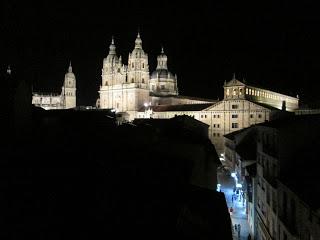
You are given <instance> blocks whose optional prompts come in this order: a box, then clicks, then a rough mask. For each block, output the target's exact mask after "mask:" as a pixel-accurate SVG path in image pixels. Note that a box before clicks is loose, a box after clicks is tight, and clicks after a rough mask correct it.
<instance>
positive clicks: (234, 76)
mask: <svg viewBox="0 0 320 240" xmlns="http://www.w3.org/2000/svg"><path fill="white" fill-rule="evenodd" d="M235 79H236V73H235V72H234V73H233V76H232V80H235Z"/></svg>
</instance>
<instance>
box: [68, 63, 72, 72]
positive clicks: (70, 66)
mask: <svg viewBox="0 0 320 240" xmlns="http://www.w3.org/2000/svg"><path fill="white" fill-rule="evenodd" d="M68 73H72V65H71V61H70V64H69V68H68Z"/></svg>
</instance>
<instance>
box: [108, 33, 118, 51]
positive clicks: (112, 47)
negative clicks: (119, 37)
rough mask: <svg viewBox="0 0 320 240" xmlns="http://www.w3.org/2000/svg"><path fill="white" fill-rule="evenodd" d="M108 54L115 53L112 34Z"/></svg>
mask: <svg viewBox="0 0 320 240" xmlns="http://www.w3.org/2000/svg"><path fill="white" fill-rule="evenodd" d="M109 54H112V55H115V54H116V45H115V44H114V38H113V36H112V39H111V44H110V47H109Z"/></svg>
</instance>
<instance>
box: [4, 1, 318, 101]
mask: <svg viewBox="0 0 320 240" xmlns="http://www.w3.org/2000/svg"><path fill="white" fill-rule="evenodd" d="M256 2H257V3H253V2H251V3H249V2H245V1H238V3H226V2H225V1H209V0H208V1H193V2H192V3H183V4H182V3H178V2H176V3H174V2H173V1H152V3H151V1H141V0H140V1H139V0H138V1H113V2H110V1H103V2H102V1H101V2H100V3H99V2H94V1H87V2H84V3H81V2H80V1H77V2H76V1H68V2H64V3H62V2H61V3H58V2H56V1H42V2H41V3H39V2H37V3H36V2H32V1H23V2H22V1H21V2H20V1H17V0H10V1H9V0H5V1H2V2H1V3H0V4H1V25H0V30H1V32H2V34H1V40H0V43H1V47H0V51H1V57H0V58H1V63H0V64H1V65H0V66H1V69H2V70H1V71H4V69H6V66H7V64H10V65H12V68H13V69H14V71H17V72H19V73H20V74H19V76H24V77H25V78H26V79H27V80H28V81H30V82H33V86H34V89H35V90H38V91H40V90H45V91H51V90H55V91H59V90H60V89H61V85H62V82H63V77H64V73H65V72H66V70H67V67H68V62H69V60H70V59H71V60H72V63H73V69H74V72H75V74H76V77H77V84H78V101H79V104H82V105H88V104H94V102H95V100H96V98H97V96H98V93H97V91H98V88H99V84H100V82H101V68H102V61H103V58H104V57H106V55H107V53H108V47H109V44H110V39H111V36H112V35H114V36H115V41H116V46H117V53H118V54H121V55H122V58H123V60H124V62H126V61H127V58H128V53H129V51H132V49H133V47H134V40H135V37H136V34H137V30H138V28H140V33H141V37H142V40H143V48H144V50H145V51H146V52H147V53H148V54H149V63H150V70H151V71H152V70H154V69H155V65H156V55H157V54H158V53H159V51H160V47H161V45H163V46H164V48H165V52H166V54H167V55H168V58H169V63H168V64H169V69H170V70H171V72H174V73H177V75H178V87H179V90H180V94H182V95H190V96H199V97H206V98H214V99H215V98H217V97H219V98H220V99H221V97H222V84H223V82H224V81H225V80H230V79H231V77H232V74H233V72H236V74H237V77H238V78H239V79H240V80H242V79H243V78H245V79H246V81H247V82H248V83H249V84H253V85H258V86H263V87H266V88H269V89H272V90H275V91H279V92H284V93H287V94H290V95H293V96H295V95H296V94H299V96H300V98H301V99H302V100H304V101H312V100H317V99H318V88H317V87H318V86H319V84H318V81H319V80H318V75H319V69H320V58H319V56H320V51H319V50H320V47H319V45H320V28H319V26H320V14H319V13H318V9H317V8H316V4H314V3H313V2H310V3H308V2H307V1H304V2H300V3H299V4H296V5H295V4H293V3H291V1H275V2H276V3H271V2H270V3H267V2H266V3H262V2H261V1H256Z"/></svg>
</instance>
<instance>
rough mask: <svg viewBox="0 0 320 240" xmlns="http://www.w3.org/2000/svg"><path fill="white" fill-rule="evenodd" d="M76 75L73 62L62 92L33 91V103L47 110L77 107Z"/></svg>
mask: <svg viewBox="0 0 320 240" xmlns="http://www.w3.org/2000/svg"><path fill="white" fill-rule="evenodd" d="M76 91H77V88H76V77H75V75H74V73H73V72H72V66H71V62H70V65H69V68H68V72H67V73H66V74H65V76H64V82H63V86H62V89H61V93H60V94H59V93H44V94H43V93H37V92H33V93H32V104H33V105H35V106H37V107H42V108H44V109H46V110H50V109H68V108H75V107H76V101H77V97H76Z"/></svg>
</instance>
